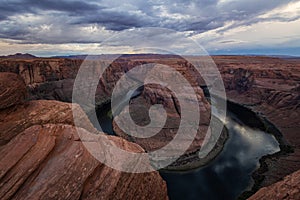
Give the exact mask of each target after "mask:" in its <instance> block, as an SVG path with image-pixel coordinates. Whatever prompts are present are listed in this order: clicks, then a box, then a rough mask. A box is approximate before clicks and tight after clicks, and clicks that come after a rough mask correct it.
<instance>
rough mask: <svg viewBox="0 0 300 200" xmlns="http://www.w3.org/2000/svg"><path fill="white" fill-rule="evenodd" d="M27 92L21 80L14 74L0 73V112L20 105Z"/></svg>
mask: <svg viewBox="0 0 300 200" xmlns="http://www.w3.org/2000/svg"><path fill="white" fill-rule="evenodd" d="M26 95H27V90H26V87H25V84H24V81H23V80H22V78H21V77H20V76H18V75H16V74H14V73H0V110H1V109H4V108H7V107H10V106H13V105H16V104H20V103H22V102H23V101H24V100H25V97H26Z"/></svg>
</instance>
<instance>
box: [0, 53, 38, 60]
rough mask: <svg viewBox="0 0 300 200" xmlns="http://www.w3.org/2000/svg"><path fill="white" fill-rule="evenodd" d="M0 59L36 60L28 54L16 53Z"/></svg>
mask: <svg viewBox="0 0 300 200" xmlns="http://www.w3.org/2000/svg"><path fill="white" fill-rule="evenodd" d="M0 58H13V59H33V58H37V57H36V56H34V55H31V54H29V53H25V54H23V53H16V54H14V55H8V56H0Z"/></svg>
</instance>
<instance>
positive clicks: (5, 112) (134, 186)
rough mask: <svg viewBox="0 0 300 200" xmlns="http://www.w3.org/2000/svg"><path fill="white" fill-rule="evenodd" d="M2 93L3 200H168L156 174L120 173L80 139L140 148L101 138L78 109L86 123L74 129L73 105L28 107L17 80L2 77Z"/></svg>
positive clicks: (13, 76)
mask: <svg viewBox="0 0 300 200" xmlns="http://www.w3.org/2000/svg"><path fill="white" fill-rule="evenodd" d="M0 91H1V93H0V94H1V95H0V104H1V109H0V130H1V134H0V199H3V200H5V199H168V197H167V189H166V184H165V182H164V181H163V180H162V178H161V177H160V176H159V174H158V172H151V173H142V174H134V173H124V172H120V171H117V170H114V169H111V168H109V167H107V166H105V165H104V164H102V163H100V162H99V161H98V160H96V159H95V158H94V157H93V156H92V155H91V154H90V153H89V152H88V151H87V150H86V148H85V147H84V146H83V144H82V142H81V140H80V138H79V136H78V134H79V133H80V134H88V133H95V134H98V135H99V138H98V139H100V140H101V137H107V138H108V139H109V140H110V141H113V142H114V143H115V145H117V146H118V147H120V148H122V149H124V150H126V151H130V152H143V149H142V148H141V147H139V146H138V145H136V144H133V143H129V142H127V141H126V140H123V139H121V138H118V137H113V136H105V135H104V134H101V133H99V132H98V131H97V130H95V129H94V127H93V125H92V124H91V123H90V122H89V120H88V118H87V116H86V115H85V114H84V113H83V111H82V110H81V108H80V107H77V108H76V109H77V110H78V112H82V114H81V117H82V119H81V121H82V123H81V124H80V125H79V126H80V127H79V128H78V129H76V128H75V126H74V124H73V116H72V106H71V104H69V103H63V102H58V101H46V100H34V101H26V100H25V97H26V93H27V92H26V87H25V84H24V82H23V80H22V78H20V77H19V76H18V75H16V74H12V73H0ZM8 97H10V98H9V100H10V101H8V100H7V99H8ZM89 142H97V141H89ZM110 156H111V157H114V156H116V155H110Z"/></svg>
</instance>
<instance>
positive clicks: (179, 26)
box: [0, 0, 300, 56]
mask: <svg viewBox="0 0 300 200" xmlns="http://www.w3.org/2000/svg"><path fill="white" fill-rule="evenodd" d="M148 27H156V29H153V28H151V29H149V28H148ZM159 28H161V29H159ZM168 30H172V31H168ZM112 36H113V37H114V39H111V37H112ZM183 38H186V39H191V40H193V41H195V42H197V43H198V44H200V45H201V46H203V47H204V48H205V49H206V50H207V51H208V52H209V53H210V54H273V55H279V54H286V55H300V0H267V1H263V0H196V1H186V0H175V1H170V0H150V1H146V0H125V1H112V0H104V1H94V0H90V1H83V0H75V1H74V0H40V1H38V0H0V54H1V55H8V54H14V53H16V52H22V53H32V54H35V55H39V56H53V55H70V54H100V53H142V51H137V50H136V46H135V45H136V44H138V47H147V45H148V43H149V42H151V43H152V44H153V45H154V43H155V45H154V46H156V47H159V46H161V47H162V48H163V49H167V50H170V51H171V50H172V48H174V51H175V52H179V53H182V54H193V53H195V52H193V51H194V49H192V48H189V45H184V44H185V40H183ZM107 41H109V42H107ZM171 41H176V44H177V45H174V44H172V42H171ZM180 43H181V44H182V45H179V44H180ZM141 44H142V45H141ZM150 46H151V45H150Z"/></svg>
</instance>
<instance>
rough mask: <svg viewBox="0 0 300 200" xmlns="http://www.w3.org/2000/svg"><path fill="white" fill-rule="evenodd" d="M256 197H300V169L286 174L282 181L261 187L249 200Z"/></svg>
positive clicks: (265, 198)
mask: <svg viewBox="0 0 300 200" xmlns="http://www.w3.org/2000/svg"><path fill="white" fill-rule="evenodd" d="M256 199H259V200H269V199H289V200H297V199H300V170H298V171H296V172H294V173H292V174H291V175H288V176H286V177H285V178H284V179H283V180H282V181H279V182H277V183H275V184H272V185H270V186H268V187H264V188H262V189H260V190H259V191H258V192H256V193H255V194H254V195H253V196H251V197H250V198H249V200H256Z"/></svg>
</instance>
